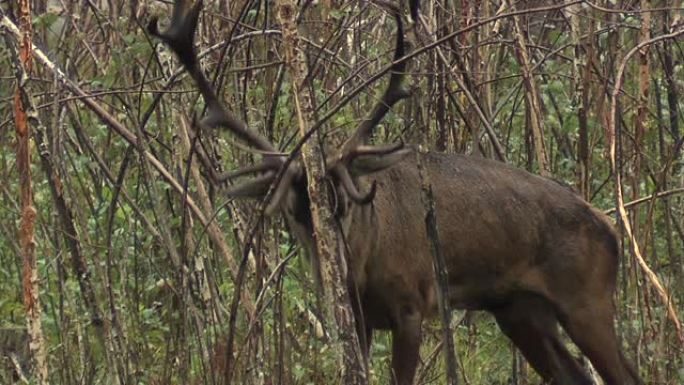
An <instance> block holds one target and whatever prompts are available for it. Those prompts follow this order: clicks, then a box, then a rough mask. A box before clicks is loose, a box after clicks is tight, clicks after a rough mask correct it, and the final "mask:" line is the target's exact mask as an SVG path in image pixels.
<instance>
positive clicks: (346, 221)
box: [149, 0, 642, 385]
mask: <svg viewBox="0 0 684 385" xmlns="http://www.w3.org/2000/svg"><path fill="white" fill-rule="evenodd" d="M200 7H201V1H198V2H196V3H195V4H194V5H192V4H190V1H189V0H185V1H184V0H178V1H176V4H175V7H174V10H173V16H172V18H171V22H170V25H169V28H168V29H167V30H166V31H164V32H160V31H158V29H157V22H156V20H152V22H151V23H150V25H149V31H150V32H151V33H152V34H153V35H155V36H157V37H159V38H160V39H161V40H162V41H164V42H165V43H166V44H167V45H168V46H169V47H170V48H171V49H172V50H173V51H174V52H175V53H176V54H177V56H178V58H179V59H180V61H181V62H182V64H183V65H184V67H185V69H186V70H187V71H188V73H189V74H190V75H191V76H192V78H193V79H194V80H195V82H196V83H197V86H198V87H199V91H200V92H201V94H202V96H203V97H204V100H205V103H206V105H207V110H208V111H207V115H206V117H204V118H203V120H202V121H201V122H199V124H200V126H202V127H217V126H222V127H225V128H227V129H228V130H230V131H231V132H232V133H233V134H235V135H237V136H238V137H239V138H240V139H242V140H244V141H246V142H247V143H249V144H250V145H251V146H253V147H255V148H256V149H258V150H259V151H261V152H262V153H263V154H264V155H263V161H262V162H261V163H260V164H258V165H253V166H250V167H247V168H245V169H242V170H238V171H235V172H233V173H231V174H229V177H237V176H244V175H246V174H250V173H252V174H257V176H256V177H255V178H253V179H250V180H248V181H246V182H242V183H241V184H238V185H236V186H234V187H233V188H231V189H230V190H229V191H228V194H229V195H231V196H236V197H255V198H259V197H263V196H264V195H265V194H266V192H267V190H268V189H269V187H270V185H271V183H272V182H275V183H277V186H275V187H274V193H273V197H272V200H271V203H270V204H269V205H268V208H269V209H268V210H267V211H270V212H272V211H274V210H279V211H281V212H282V213H283V214H284V216H285V218H286V220H287V222H288V224H289V226H290V228H291V229H292V230H293V231H294V233H295V235H296V237H297V238H298V240H299V241H300V242H301V243H302V244H303V245H304V246H305V248H306V249H307V250H308V252H309V254H310V255H311V256H312V257H313V258H315V254H316V250H315V248H314V247H313V246H312V245H313V242H312V224H311V216H310V211H309V198H308V196H307V188H306V178H305V175H304V171H303V167H302V165H301V164H299V163H298V162H292V163H290V164H289V165H288V166H287V169H286V170H284V171H283V174H282V178H280V179H279V180H278V179H277V178H276V175H277V174H278V172H279V170H280V168H281V167H283V166H284V165H285V164H286V163H285V157H284V156H282V155H278V153H277V151H276V149H275V146H274V145H273V144H271V143H270V142H269V141H268V140H266V139H265V138H264V137H262V136H261V135H259V134H258V133H257V132H255V131H252V130H250V129H249V128H248V127H247V125H246V124H245V123H244V122H242V121H240V120H239V119H238V118H237V117H235V116H234V115H233V114H232V113H230V112H229V110H228V109H227V108H226V107H225V106H224V105H223V104H222V103H221V102H220V101H219V98H218V96H217V95H216V93H215V91H214V89H213V88H212V85H211V84H210V82H209V81H208V80H207V78H206V77H205V75H204V73H203V70H202V68H201V66H200V64H199V62H198V59H197V55H196V51H195V48H194V45H193V40H194V34H195V30H196V26H197V20H198V16H199V12H200ZM396 19H397V20H396V21H397V23H398V28H397V30H398V31H397V41H396V52H395V55H394V56H395V62H396V61H397V59H399V58H401V57H403V56H404V42H403V31H402V24H401V17H397V18H396ZM404 70H405V65H404V64H395V66H394V68H393V69H392V74H391V78H390V81H389V87H388V88H387V90H386V91H385V93H384V94H383V97H382V100H380V101H379V103H377V104H376V105H375V106H374V108H373V110H372V112H371V113H370V114H369V116H368V117H367V118H366V119H364V120H363V121H362V123H361V124H360V125H359V127H358V128H357V129H356V131H355V133H354V134H353V136H352V137H351V138H350V139H348V140H347V142H345V144H344V145H343V147H341V150H340V151H339V152H337V153H336V154H334V156H331V157H329V158H328V164H327V172H328V173H329V177H330V180H332V181H333V182H334V185H335V189H336V196H337V199H336V202H337V203H336V205H337V207H336V208H335V213H336V215H337V216H338V217H339V220H340V223H341V224H342V232H343V235H344V238H345V239H346V242H347V247H348V248H347V250H348V251H349V255H347V256H346V258H347V260H348V265H349V272H348V274H350V277H349V280H348V281H349V282H350V286H351V287H350V288H349V289H350V292H351V293H356V294H357V295H352V296H351V297H353V298H355V300H354V301H353V302H354V304H355V316H356V320H357V325H359V326H358V328H357V330H358V332H359V335H360V339H361V340H362V342H363V344H364V346H365V347H366V352H367V350H368V348H369V347H370V341H371V337H372V332H373V330H375V329H381V330H387V329H388V330H390V331H391V332H392V370H393V376H392V378H393V382H394V383H397V384H402V385H405V384H411V383H412V381H413V377H414V374H415V371H416V365H417V362H418V358H419V346H420V342H421V323H422V321H423V320H424V319H425V318H427V317H429V316H431V315H432V314H433V313H434V312H435V307H436V299H435V298H436V290H437V286H436V283H435V277H434V272H433V268H432V256H431V253H430V247H429V243H428V239H427V236H426V232H425V225H424V221H423V219H424V216H425V211H424V207H423V205H422V204H421V190H420V185H421V183H420V178H419V174H418V170H417V166H416V162H415V157H414V156H407V155H410V154H412V153H413V150H412V149H411V148H409V147H406V146H401V145H386V146H371V145H369V142H370V139H371V136H372V131H373V128H374V127H375V126H376V125H377V124H378V122H380V120H381V119H382V118H383V116H384V115H385V114H386V113H387V111H388V110H389V109H390V108H391V107H392V105H394V104H395V103H396V102H397V101H399V100H400V99H402V98H404V97H406V96H408V95H407V93H408V92H407V91H406V90H405V88H404V87H402V73H403V72H404ZM425 164H426V166H425V167H426V170H427V172H428V173H429V177H430V180H431V181H432V183H433V190H434V196H435V200H436V202H435V205H436V213H437V223H438V227H439V238H440V240H441V247H442V249H443V254H444V258H445V261H446V265H447V269H448V282H449V301H450V304H451V306H453V307H454V308H460V309H474V310H486V311H489V312H491V313H492V314H493V315H494V316H495V317H496V321H497V323H498V324H499V326H500V328H501V330H502V331H503V332H504V333H505V334H506V335H507V336H508V337H509V338H510V339H511V340H512V341H513V342H514V343H515V345H516V346H517V347H518V348H519V349H520V350H521V351H522V353H523V354H524V355H525V357H526V358H527V360H528V361H529V362H530V364H531V365H532V366H533V367H534V368H535V370H536V371H537V372H538V373H539V374H540V375H541V376H542V377H543V378H544V380H545V382H547V383H552V384H558V385H561V384H562V385H566V384H567V385H570V384H591V383H592V380H591V379H590V377H589V376H588V375H587V374H586V372H585V371H584V370H583V369H582V367H581V366H580V365H579V364H578V361H577V360H576V359H575V357H573V355H572V354H571V353H570V352H569V351H568V350H567V349H566V347H565V346H564V344H563V342H562V341H561V338H560V336H559V333H558V324H560V325H562V327H563V328H564V329H565V330H566V331H567V333H568V335H569V336H570V338H571V339H572V340H573V341H574V342H575V344H577V346H578V347H579V348H580V349H581V351H582V352H583V353H584V354H585V355H586V356H587V357H588V358H589V360H590V361H591V362H592V364H593V365H594V367H595V368H596V369H597V371H598V372H599V374H600V375H601V376H602V377H603V379H604V381H605V382H606V383H607V384H611V385H634V384H641V383H642V381H641V380H640V379H639V377H638V375H637V374H636V372H635V371H634V369H632V367H631V366H630V364H629V363H628V362H627V360H626V359H625V358H624V356H623V354H622V353H621V349H620V344H619V342H618V339H617V338H616V333H615V330H614V326H613V316H614V308H613V300H612V295H613V291H614V289H615V281H616V274H617V267H618V258H619V255H620V251H619V250H618V242H617V240H616V234H615V232H614V230H613V227H612V225H611V223H610V221H609V219H608V218H607V217H606V216H605V215H603V214H602V213H601V212H600V211H598V210H597V209H595V208H594V207H592V206H591V205H590V204H589V203H587V202H585V201H584V200H582V199H581V198H580V197H579V196H578V195H576V194H575V193H573V192H572V191H571V190H569V189H568V188H566V187H564V186H562V185H560V184H559V183H557V182H555V181H553V180H550V179H546V178H542V177H540V176H537V175H533V174H530V173H528V172H525V171H522V170H519V169H516V168H513V167H510V166H507V165H506V164H503V163H500V162H496V161H492V160H487V159H482V158H476V157H468V156H462V155H447V154H439V153H430V154H428V155H426V157H425ZM362 191H366V192H365V193H363V192H362Z"/></svg>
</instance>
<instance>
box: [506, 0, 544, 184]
mask: <svg viewBox="0 0 684 385" xmlns="http://www.w3.org/2000/svg"><path fill="white" fill-rule="evenodd" d="M507 1H508V3H509V4H508V6H509V8H510V9H511V11H515V4H514V3H512V2H511V0H507ZM513 26H514V30H515V41H516V44H517V45H518V50H517V51H518V55H516V57H517V58H518V61H519V62H520V66H521V67H522V71H523V73H522V75H523V83H524V85H525V90H526V92H525V95H526V97H527V102H528V106H529V109H530V127H531V129H532V139H533V142H534V150H535V153H536V157H537V163H538V165H539V174H541V175H543V176H550V172H549V160H548V157H547V155H546V145H545V144H544V119H543V118H542V111H541V99H540V95H539V90H538V89H537V83H536V81H535V79H534V75H533V74H532V67H533V66H532V63H531V62H530V57H529V55H528V53H527V42H526V39H525V36H524V35H523V30H522V27H521V25H520V18H519V17H518V16H513Z"/></svg>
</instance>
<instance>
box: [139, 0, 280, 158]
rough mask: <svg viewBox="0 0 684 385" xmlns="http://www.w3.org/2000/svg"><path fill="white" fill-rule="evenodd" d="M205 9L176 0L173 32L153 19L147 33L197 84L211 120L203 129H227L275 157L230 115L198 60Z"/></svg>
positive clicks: (199, 0) (264, 142)
mask: <svg viewBox="0 0 684 385" xmlns="http://www.w3.org/2000/svg"><path fill="white" fill-rule="evenodd" d="M201 8H202V0H197V2H196V3H195V4H194V5H192V4H191V1H190V0H176V2H175V3H174V7H173V14H172V16H171V24H170V25H169V28H168V29H167V30H166V31H163V32H160V31H159V30H158V28H157V18H153V19H152V20H150V23H149V24H148V26H147V30H148V31H149V32H150V34H152V35H154V36H156V37H158V38H159V39H161V40H162V41H163V42H164V43H166V45H168V46H169V48H171V50H172V51H173V52H175V53H176V55H177V56H178V59H179V60H180V61H181V63H182V64H183V66H184V67H185V69H186V70H187V71H188V73H189V74H190V76H192V78H193V79H194V80H195V82H196V83H197V86H198V87H199V90H200V93H201V94H202V96H203V97H204V100H205V102H206V103H207V108H208V113H207V116H206V117H204V118H203V119H202V121H200V124H201V125H202V126H206V127H216V126H223V127H226V128H227V129H228V130H230V131H231V132H233V134H235V135H236V136H238V137H239V138H240V139H242V140H244V141H246V142H248V143H249V144H251V145H252V146H254V147H255V148H257V149H259V150H261V151H263V152H267V153H275V152H276V149H275V147H274V146H273V145H272V144H271V143H270V142H269V141H268V140H266V139H265V138H264V137H262V136H261V135H259V134H258V133H256V132H254V131H252V130H250V129H249V127H248V126H247V124H246V123H245V122H243V121H242V120H240V119H238V118H237V117H235V115H233V114H232V113H231V112H230V111H228V109H227V108H226V107H225V106H224V105H223V104H222V103H221V102H220V101H219V99H218V97H217V96H216V92H215V91H214V88H213V86H212V85H211V83H210V82H209V80H207V78H206V76H205V75H204V72H203V71H202V68H201V66H200V65H199V62H198V60H197V52H196V50H195V46H194V44H193V41H194V38H195V31H196V29H197V21H198V19H199V13H200V9H201ZM267 159H271V161H272V159H273V157H268V158H267ZM269 163H270V162H269Z"/></svg>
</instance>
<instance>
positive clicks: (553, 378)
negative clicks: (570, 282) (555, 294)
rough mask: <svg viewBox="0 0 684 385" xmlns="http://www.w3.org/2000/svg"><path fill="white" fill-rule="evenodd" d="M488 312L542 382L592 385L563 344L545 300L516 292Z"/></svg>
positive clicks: (555, 319)
mask: <svg viewBox="0 0 684 385" xmlns="http://www.w3.org/2000/svg"><path fill="white" fill-rule="evenodd" d="M490 311H491V312H492V313H493V314H494V316H495V317H496V321H497V323H498V324H499V327H500V328H501V330H502V331H503V332H504V334H506V336H508V338H510V339H511V340H512V341H513V343H514V344H515V345H516V346H517V347H518V348H519V349H520V351H521V352H522V354H523V355H524V356H525V358H526V359H527V361H528V362H529V363H530V365H532V367H533V368H534V369H535V370H536V371H537V373H539V375H540V376H541V377H542V378H543V379H544V383H545V384H553V385H591V384H593V382H592V380H591V379H590V378H589V376H588V375H587V374H586V372H585V371H584V370H583V369H582V367H581V366H580V365H579V363H578V361H577V360H576V359H575V358H574V357H573V356H572V354H570V352H569V351H568V350H567V349H566V347H565V346H564V345H563V342H562V341H561V339H560V336H559V334H558V322H557V318H556V315H555V312H554V309H553V306H552V305H551V304H550V303H549V302H548V301H547V300H546V299H544V298H542V297H540V296H537V295H534V294H520V295H516V296H515V297H513V298H512V299H511V300H510V301H508V302H507V303H506V304H504V305H503V306H498V307H496V308H493V309H490Z"/></svg>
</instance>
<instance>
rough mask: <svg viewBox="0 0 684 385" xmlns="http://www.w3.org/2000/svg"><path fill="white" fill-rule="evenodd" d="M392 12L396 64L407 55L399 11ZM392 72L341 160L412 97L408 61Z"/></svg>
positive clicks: (345, 149) (349, 141) (364, 141)
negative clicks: (383, 91)
mask: <svg viewBox="0 0 684 385" xmlns="http://www.w3.org/2000/svg"><path fill="white" fill-rule="evenodd" d="M392 11H393V13H394V18H395V20H396V22H397V40H396V47H395V50H394V61H395V62H396V61H398V60H399V59H401V58H403V57H404V54H405V42H404V25H403V23H402V21H401V14H400V12H399V10H397V9H395V8H394V7H392ZM391 72H392V74H391V76H390V81H389V85H388V86H387V89H386V90H385V93H384V94H383V95H382V98H381V99H380V100H379V101H378V103H376V104H375V106H374V107H373V110H372V111H371V113H370V114H369V115H368V116H367V117H366V118H365V119H364V120H363V121H362V122H361V123H360V124H359V126H358V127H357V128H356V131H355V132H354V134H353V135H352V136H351V137H350V138H349V139H348V140H347V141H346V142H345V143H344V145H343V147H342V152H341V154H340V158H341V159H345V158H348V157H349V156H350V155H352V154H353V153H354V151H355V149H356V148H358V147H359V146H361V145H364V144H366V143H367V142H368V141H369V140H370V137H371V135H372V133H373V129H374V128H375V127H376V126H377V125H378V123H380V121H381V120H382V118H383V117H384V116H385V115H386V114H387V112H388V111H389V110H390V109H391V108H392V106H393V105H394V104H396V103H397V102H398V101H400V100H401V99H403V98H406V97H408V96H410V92H409V90H408V88H407V87H405V86H404V84H403V82H404V78H405V72H406V61H402V62H400V63H396V64H394V65H393V66H392V69H391Z"/></svg>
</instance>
